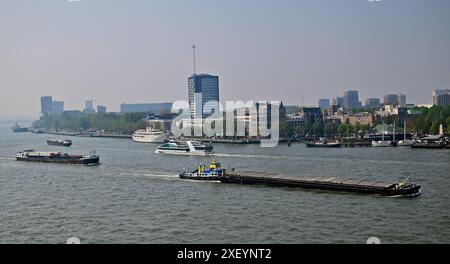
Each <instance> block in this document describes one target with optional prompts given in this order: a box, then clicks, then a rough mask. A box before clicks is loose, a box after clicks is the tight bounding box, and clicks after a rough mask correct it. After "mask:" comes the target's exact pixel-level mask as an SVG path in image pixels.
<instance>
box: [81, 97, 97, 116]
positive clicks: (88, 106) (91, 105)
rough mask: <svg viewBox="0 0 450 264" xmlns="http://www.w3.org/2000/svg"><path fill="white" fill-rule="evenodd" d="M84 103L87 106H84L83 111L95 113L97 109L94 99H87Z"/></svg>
mask: <svg viewBox="0 0 450 264" xmlns="http://www.w3.org/2000/svg"><path fill="white" fill-rule="evenodd" d="M84 105H85V108H84V110H83V112H84V113H85V114H93V113H95V109H94V101H92V100H87V101H86V102H85V103H84Z"/></svg>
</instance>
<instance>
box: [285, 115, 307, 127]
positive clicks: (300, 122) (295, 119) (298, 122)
mask: <svg viewBox="0 0 450 264" xmlns="http://www.w3.org/2000/svg"><path fill="white" fill-rule="evenodd" d="M286 126H287V127H288V128H290V129H291V130H296V129H297V128H299V127H304V126H305V119H304V118H303V116H302V115H300V113H292V114H287V115H286Z"/></svg>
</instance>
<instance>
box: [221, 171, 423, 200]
mask: <svg viewBox="0 0 450 264" xmlns="http://www.w3.org/2000/svg"><path fill="white" fill-rule="evenodd" d="M220 181H221V182H223V183H237V184H264V185H270V186H278V187H297V188H303V189H316V190H330V191H341V192H355V193H366V194H381V195H388V196H396V195H403V196H417V195H420V193H421V191H420V189H421V187H420V186H419V185H416V184H414V183H411V182H397V183H386V182H375V181H366V180H352V179H340V178H334V177H300V176H285V175H275V174H268V173H261V172H252V171H245V172H244V171H243V172H228V171H227V172H226V173H225V174H224V175H223V176H222V177H220Z"/></svg>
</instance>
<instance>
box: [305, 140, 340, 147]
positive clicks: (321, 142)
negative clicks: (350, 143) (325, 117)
mask: <svg viewBox="0 0 450 264" xmlns="http://www.w3.org/2000/svg"><path fill="white" fill-rule="evenodd" d="M341 146H342V143H341V142H339V141H331V142H330V141H328V140H327V139H321V140H319V141H307V142H306V147H308V148H340V147H341Z"/></svg>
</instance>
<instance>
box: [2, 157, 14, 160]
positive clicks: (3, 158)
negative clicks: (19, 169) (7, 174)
mask: <svg viewBox="0 0 450 264" xmlns="http://www.w3.org/2000/svg"><path fill="white" fill-rule="evenodd" d="M0 160H15V158H6V157H0Z"/></svg>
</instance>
